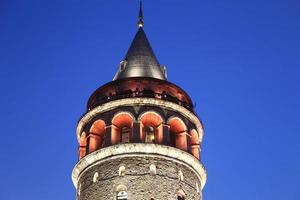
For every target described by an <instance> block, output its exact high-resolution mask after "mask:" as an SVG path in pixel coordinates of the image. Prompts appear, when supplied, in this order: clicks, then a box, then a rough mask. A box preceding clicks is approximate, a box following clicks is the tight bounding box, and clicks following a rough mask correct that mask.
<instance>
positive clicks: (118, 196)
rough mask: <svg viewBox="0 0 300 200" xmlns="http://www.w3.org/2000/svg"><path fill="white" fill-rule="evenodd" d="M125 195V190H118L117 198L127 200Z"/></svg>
mask: <svg viewBox="0 0 300 200" xmlns="http://www.w3.org/2000/svg"><path fill="white" fill-rule="evenodd" d="M127 196H128V195H127V192H126V191H120V192H118V193H117V200H127Z"/></svg>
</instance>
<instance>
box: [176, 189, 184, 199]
mask: <svg viewBox="0 0 300 200" xmlns="http://www.w3.org/2000/svg"><path fill="white" fill-rule="evenodd" d="M177 200H185V192H184V191H183V190H182V189H179V190H177Z"/></svg>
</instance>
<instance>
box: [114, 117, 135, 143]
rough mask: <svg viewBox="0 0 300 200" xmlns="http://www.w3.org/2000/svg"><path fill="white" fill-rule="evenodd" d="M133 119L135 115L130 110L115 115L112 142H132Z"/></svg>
mask: <svg viewBox="0 0 300 200" xmlns="http://www.w3.org/2000/svg"><path fill="white" fill-rule="evenodd" d="M133 121H134V117H133V116H132V115H131V113H128V112H120V113H118V114H116V115H115V116H114V117H113V119H112V130H111V144H117V143H128V142H130V139H131V136H132V126H133Z"/></svg>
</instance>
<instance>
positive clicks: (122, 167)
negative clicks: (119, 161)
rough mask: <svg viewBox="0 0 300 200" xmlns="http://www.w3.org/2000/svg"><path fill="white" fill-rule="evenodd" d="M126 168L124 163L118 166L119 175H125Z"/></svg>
mask: <svg viewBox="0 0 300 200" xmlns="http://www.w3.org/2000/svg"><path fill="white" fill-rule="evenodd" d="M125 170H126V168H125V166H124V165H122V166H120V167H119V176H125V172H126V171H125Z"/></svg>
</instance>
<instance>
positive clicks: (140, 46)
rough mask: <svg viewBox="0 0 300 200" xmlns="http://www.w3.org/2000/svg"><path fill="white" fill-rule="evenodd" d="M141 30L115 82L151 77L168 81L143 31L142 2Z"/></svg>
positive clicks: (122, 62)
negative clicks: (131, 78) (124, 79)
mask: <svg viewBox="0 0 300 200" xmlns="http://www.w3.org/2000/svg"><path fill="white" fill-rule="evenodd" d="M138 25H139V29H138V31H137V33H136V35H135V37H134V39H133V41H132V43H131V45H130V47H129V49H128V51H127V54H126V56H125V58H124V59H123V61H121V62H120V66H119V70H118V71H117V73H116V75H115V77H114V79H113V80H117V79H123V78H130V77H150V78H156V79H161V80H166V69H165V68H162V67H161V66H160V64H159V62H158V60H157V59H156V56H155V54H154V52H153V50H152V48H151V45H150V43H149V41H148V39H147V36H146V33H145V32H144V30H143V25H144V22H143V10H142V1H140V14H139V23H138Z"/></svg>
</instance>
